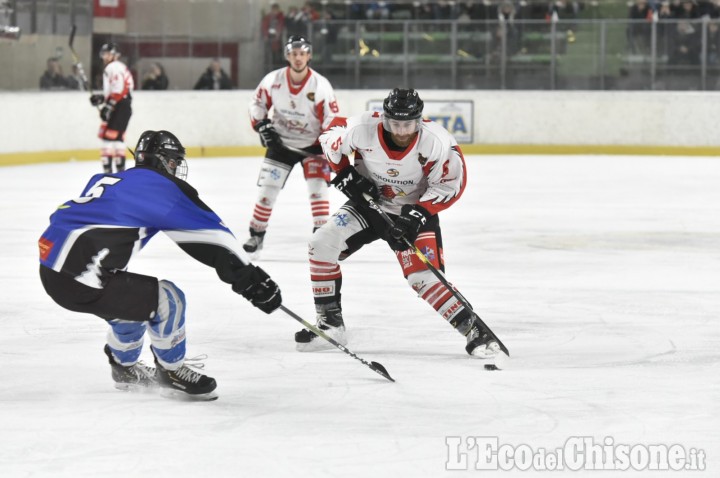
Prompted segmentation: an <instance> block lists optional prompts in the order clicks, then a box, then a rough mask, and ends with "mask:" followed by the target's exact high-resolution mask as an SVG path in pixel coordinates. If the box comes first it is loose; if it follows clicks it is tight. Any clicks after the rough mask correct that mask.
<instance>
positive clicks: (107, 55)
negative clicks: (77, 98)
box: [90, 43, 135, 174]
mask: <svg viewBox="0 0 720 478" xmlns="http://www.w3.org/2000/svg"><path fill="white" fill-rule="evenodd" d="M119 57H120V52H119V51H118V47H117V45H115V44H114V43H106V44H104V45H103V46H102V47H101V48H100V58H101V59H102V61H103V64H104V65H105V68H104V70H103V92H102V94H95V95H92V96H91V97H90V103H92V105H93V106H100V105H102V107H101V108H100V119H101V120H102V123H101V124H100V130H99V131H98V137H99V138H100V139H101V140H102V148H101V152H100V156H101V158H102V165H103V172H105V173H108V174H109V173H112V172H113V171H112V170H113V163H114V164H115V171H116V172H121V171H125V160H126V148H125V130H126V129H127V126H128V123H129V122H130V117H131V116H132V107H131V103H132V96H131V92H132V91H133V89H134V88H135V82H134V80H133V77H132V75H131V74H130V70H128V68H127V66H125V64H124V63H123V62H121V61H120V60H118V58H119Z"/></svg>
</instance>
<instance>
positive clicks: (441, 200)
mask: <svg viewBox="0 0 720 478" xmlns="http://www.w3.org/2000/svg"><path fill="white" fill-rule="evenodd" d="M425 125H426V131H425V132H427V133H430V134H429V136H431V137H432V141H428V142H424V144H423V145H422V146H421V148H422V150H421V151H420V154H421V155H423V156H425V157H427V158H428V160H427V162H426V163H425V165H424V166H423V173H424V175H425V176H426V177H427V183H428V187H427V189H426V190H425V192H424V193H423V195H422V196H421V197H420V199H419V200H418V204H419V205H420V206H422V207H423V208H425V209H426V210H427V211H428V212H429V213H430V214H437V213H438V212H440V211H442V210H444V209H447V208H448V207H450V206H451V205H452V204H453V203H455V201H457V200H458V199H460V196H462V194H463V192H464V191H465V185H466V183H467V170H466V167H465V158H464V156H463V154H462V150H461V149H460V146H459V145H458V144H457V141H455V138H453V136H452V135H451V134H450V133H448V132H447V130H445V129H444V128H442V126H440V125H438V124H437V123H432V124H429V125H428V124H425Z"/></svg>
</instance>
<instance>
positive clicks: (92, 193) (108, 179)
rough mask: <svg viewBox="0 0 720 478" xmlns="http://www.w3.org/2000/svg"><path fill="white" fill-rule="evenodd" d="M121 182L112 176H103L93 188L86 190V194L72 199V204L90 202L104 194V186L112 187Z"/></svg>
mask: <svg viewBox="0 0 720 478" xmlns="http://www.w3.org/2000/svg"><path fill="white" fill-rule="evenodd" d="M120 181H122V179H120V178H113V177H112V176H105V177H103V178H102V179H99V180H98V181H97V182H96V183H95V184H93V186H92V187H91V188H90V189H88V190H87V192H86V193H85V194H84V195H83V196H82V197H79V198H77V199H73V202H76V203H78V204H85V203H87V202H90V201H92V200H93V199H95V198H99V197H100V196H102V195H103V193H104V192H105V186H112V185H114V184H117V183H119V182H120Z"/></svg>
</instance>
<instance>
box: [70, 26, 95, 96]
mask: <svg viewBox="0 0 720 478" xmlns="http://www.w3.org/2000/svg"><path fill="white" fill-rule="evenodd" d="M76 31H77V26H76V25H73V26H72V30H71V31H70V40H68V47H70V54H71V55H72V57H73V63H74V65H75V66H76V67H77V69H78V74H79V75H80V78H81V79H82V80H83V83H85V88H87V90H88V91H89V92H90V96H92V94H93V91H92V84H91V83H90V80H88V77H87V75H86V74H85V70H84V69H83V66H82V63H80V58H78V54H77V52H76V51H75V48H74V47H73V43H75V32H76Z"/></svg>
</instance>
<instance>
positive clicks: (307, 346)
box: [295, 306, 347, 352]
mask: <svg viewBox="0 0 720 478" xmlns="http://www.w3.org/2000/svg"><path fill="white" fill-rule="evenodd" d="M317 328H318V329H320V330H322V331H323V332H325V334H327V335H328V336H329V337H330V338H331V339H333V340H335V341H336V342H337V343H339V344H341V345H347V337H346V336H345V323H344V322H343V318H342V310H341V309H340V307H337V306H335V307H333V308H322V309H319V310H318V315H317ZM295 347H296V349H297V351H298V352H317V351H320V350H329V349H333V348H335V346H334V345H333V344H331V343H330V342H328V341H327V340H325V339H324V338H322V337H320V336H318V335H317V334H315V332H313V331H311V330H308V329H302V330H301V331H300V332H296V333H295Z"/></svg>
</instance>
